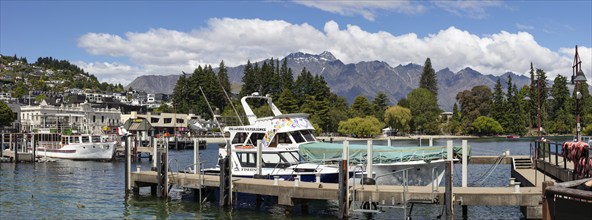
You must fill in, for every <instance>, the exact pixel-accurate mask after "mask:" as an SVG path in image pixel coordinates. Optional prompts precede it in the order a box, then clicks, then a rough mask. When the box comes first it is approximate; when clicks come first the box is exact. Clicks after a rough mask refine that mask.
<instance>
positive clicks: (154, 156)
mask: <svg viewBox="0 0 592 220" xmlns="http://www.w3.org/2000/svg"><path fill="white" fill-rule="evenodd" d="M162 144H163V145H164V139H163V141H162ZM152 146H153V149H152V170H154V171H156V166H157V163H156V157H157V156H158V153H157V152H158V140H156V139H155V140H154V141H153V142H152Z"/></svg>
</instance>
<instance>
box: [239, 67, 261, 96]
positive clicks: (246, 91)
mask: <svg viewBox="0 0 592 220" xmlns="http://www.w3.org/2000/svg"><path fill="white" fill-rule="evenodd" d="M255 74H256V73H255V68H254V67H253V65H252V64H251V61H250V60H249V61H247V65H245V69H244V70H243V78H242V81H243V86H242V87H241V91H240V97H243V96H247V95H251V94H252V93H253V92H258V91H259V88H258V86H257V82H256V79H255V77H256V76H255Z"/></svg>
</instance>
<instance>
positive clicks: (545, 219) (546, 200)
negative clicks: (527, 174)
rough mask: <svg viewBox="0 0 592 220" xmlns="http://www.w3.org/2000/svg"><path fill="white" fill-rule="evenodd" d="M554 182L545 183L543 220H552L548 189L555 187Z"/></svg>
mask: <svg viewBox="0 0 592 220" xmlns="http://www.w3.org/2000/svg"><path fill="white" fill-rule="evenodd" d="M554 185H555V183H554V182H552V181H545V182H543V220H551V219H552V218H551V211H550V210H549V198H547V196H546V193H547V187H549V186H554Z"/></svg>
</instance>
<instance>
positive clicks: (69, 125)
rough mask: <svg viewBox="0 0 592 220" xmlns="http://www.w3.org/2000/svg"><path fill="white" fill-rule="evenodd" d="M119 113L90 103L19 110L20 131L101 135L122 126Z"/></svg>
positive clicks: (42, 106)
mask: <svg viewBox="0 0 592 220" xmlns="http://www.w3.org/2000/svg"><path fill="white" fill-rule="evenodd" d="M120 118H121V111H119V110H118V109H115V108H106V107H94V106H92V105H91V103H88V102H85V103H82V104H73V105H59V106H54V105H50V104H48V102H47V100H43V101H41V103H40V104H39V105H36V106H33V105H24V106H21V112H20V119H21V125H22V130H24V131H27V132H30V131H33V132H34V131H40V130H50V131H52V130H53V131H56V132H60V131H63V130H64V129H69V130H72V131H78V132H88V133H96V134H98V133H101V132H102V131H104V130H111V129H112V128H114V127H118V126H120V125H121V123H120Z"/></svg>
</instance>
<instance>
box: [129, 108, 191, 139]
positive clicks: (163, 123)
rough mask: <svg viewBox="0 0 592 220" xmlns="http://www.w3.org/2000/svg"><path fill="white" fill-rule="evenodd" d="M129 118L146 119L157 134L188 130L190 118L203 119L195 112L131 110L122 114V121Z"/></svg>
mask: <svg viewBox="0 0 592 220" xmlns="http://www.w3.org/2000/svg"><path fill="white" fill-rule="evenodd" d="M128 119H146V120H147V121H148V122H150V125H152V127H153V128H154V129H155V131H154V132H155V133H156V134H164V133H169V134H173V133H175V132H183V131H187V127H188V126H189V120H191V119H195V120H201V117H200V116H197V115H194V114H178V113H177V114H175V113H151V112H148V113H147V114H138V113H137V112H131V114H122V115H121V123H122V124H123V123H125V122H126V121H127V120H128Z"/></svg>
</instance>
